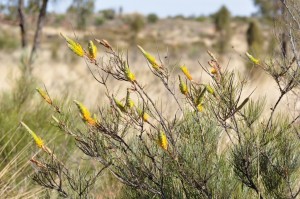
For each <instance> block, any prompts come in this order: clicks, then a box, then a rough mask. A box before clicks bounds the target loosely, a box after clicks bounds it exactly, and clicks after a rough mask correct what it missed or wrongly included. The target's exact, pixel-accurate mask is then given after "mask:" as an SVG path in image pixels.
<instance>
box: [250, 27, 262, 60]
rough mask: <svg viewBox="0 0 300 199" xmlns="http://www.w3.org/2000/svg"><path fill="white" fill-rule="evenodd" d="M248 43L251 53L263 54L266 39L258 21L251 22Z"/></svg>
mask: <svg viewBox="0 0 300 199" xmlns="http://www.w3.org/2000/svg"><path fill="white" fill-rule="evenodd" d="M247 43H248V48H249V49H250V52H252V53H256V54H259V53H261V52H262V50H263V49H262V48H263V44H264V38H263V35H262V31H261V30H260V27H259V24H258V22H256V21H251V22H250V24H249V27H248V30H247Z"/></svg>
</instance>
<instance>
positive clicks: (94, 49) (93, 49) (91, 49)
mask: <svg viewBox="0 0 300 199" xmlns="http://www.w3.org/2000/svg"><path fill="white" fill-rule="evenodd" d="M88 50H89V58H90V59H96V56H97V47H96V46H95V44H94V43H93V41H89V44H88Z"/></svg>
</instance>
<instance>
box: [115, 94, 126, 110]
mask: <svg viewBox="0 0 300 199" xmlns="http://www.w3.org/2000/svg"><path fill="white" fill-rule="evenodd" d="M113 99H114V102H115V104H116V106H117V107H118V108H119V109H120V110H121V111H122V112H126V111H125V106H124V105H123V104H122V103H121V102H120V101H119V100H117V99H116V98H115V97H114V98H113Z"/></svg>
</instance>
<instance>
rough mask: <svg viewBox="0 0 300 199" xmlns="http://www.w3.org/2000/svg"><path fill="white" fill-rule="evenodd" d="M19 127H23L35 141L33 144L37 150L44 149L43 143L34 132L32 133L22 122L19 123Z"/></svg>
mask: <svg viewBox="0 0 300 199" xmlns="http://www.w3.org/2000/svg"><path fill="white" fill-rule="evenodd" d="M21 125H22V126H23V127H25V129H26V130H27V132H28V133H29V134H30V135H31V136H32V138H33V139H34V141H35V144H36V145H37V147H39V148H43V147H44V141H43V140H42V139H41V138H40V137H39V136H37V135H36V134H35V132H33V131H32V130H31V129H30V128H29V127H28V126H27V125H26V124H25V123H24V122H21Z"/></svg>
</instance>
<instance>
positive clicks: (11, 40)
mask: <svg viewBox="0 0 300 199" xmlns="http://www.w3.org/2000/svg"><path fill="white" fill-rule="evenodd" d="M19 45H20V44H19V41H18V40H17V39H16V38H15V37H12V36H11V35H10V34H9V33H8V32H6V31H1V32H0V50H5V51H7V52H11V51H12V50H15V49H17V48H18V47H19Z"/></svg>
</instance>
